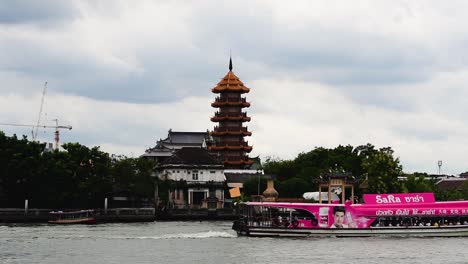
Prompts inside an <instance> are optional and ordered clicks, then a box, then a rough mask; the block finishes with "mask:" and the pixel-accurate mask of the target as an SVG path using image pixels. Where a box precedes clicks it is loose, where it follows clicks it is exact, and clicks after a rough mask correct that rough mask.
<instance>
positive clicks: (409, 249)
mask: <svg viewBox="0 0 468 264" xmlns="http://www.w3.org/2000/svg"><path fill="white" fill-rule="evenodd" d="M0 263H2V264H3V263H54V264H55V263H60V264H64V263H66V264H68V263H86V264H91V263H100V264H104V263H184V264H187V263H203V264H211V263H213V264H214V263H223V264H224V263H294V264H298V263H324V264H325V263H346V264H348V263H379V264H385V263H444V264H448V263H468V238H320V239H318V238H303V239H289V238H280V239H279V238H248V237H237V236H236V234H235V232H234V231H232V230H231V223H230V222H152V223H129V224H100V225H94V226H82V225H73V226H53V225H47V224H41V225H20V224H16V225H15V224H13V225H0Z"/></svg>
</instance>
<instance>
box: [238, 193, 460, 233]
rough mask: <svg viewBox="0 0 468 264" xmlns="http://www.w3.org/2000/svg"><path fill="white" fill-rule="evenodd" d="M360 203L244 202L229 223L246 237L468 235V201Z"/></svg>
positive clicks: (421, 197) (413, 198)
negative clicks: (238, 213) (237, 215)
mask: <svg viewBox="0 0 468 264" xmlns="http://www.w3.org/2000/svg"><path fill="white" fill-rule="evenodd" d="M363 198H364V202H365V203H363V204H352V203H351V202H349V201H348V202H346V203H345V204H332V203H331V204H319V203H277V202H247V203H243V204H242V205H241V212H240V218H239V219H238V220H236V221H235V222H234V224H233V229H234V230H236V231H237V233H238V234H239V235H246V236H312V237H326V236H336V237H370V236H423V237H451V236H457V237H460V236H468V201H449V202H436V201H435V199H434V194H433V193H402V194H366V195H364V197H363Z"/></svg>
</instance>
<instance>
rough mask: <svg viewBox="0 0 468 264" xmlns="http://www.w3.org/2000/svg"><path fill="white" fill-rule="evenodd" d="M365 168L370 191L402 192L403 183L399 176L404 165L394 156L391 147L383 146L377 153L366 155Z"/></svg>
mask: <svg viewBox="0 0 468 264" xmlns="http://www.w3.org/2000/svg"><path fill="white" fill-rule="evenodd" d="M363 168H364V171H365V175H366V177H367V181H368V185H369V188H368V190H367V191H368V192H369V193H397V192H401V190H402V184H401V183H400V182H399V181H398V177H399V176H402V174H403V172H402V166H401V165H400V161H399V159H398V158H394V157H393V150H392V149H391V148H381V149H379V151H378V152H376V153H371V155H366V158H365V159H364V161H363Z"/></svg>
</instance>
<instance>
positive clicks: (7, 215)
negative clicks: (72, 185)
mask: <svg viewBox="0 0 468 264" xmlns="http://www.w3.org/2000/svg"><path fill="white" fill-rule="evenodd" d="M51 211H54V210H52V209H34V208H32V209H28V210H24V209H22V208H1V209H0V222H10V223H41V222H43V223H45V222H47V221H48V220H49V219H50V216H49V213H50V212H51ZM55 211H57V210H55ZM63 211H73V209H69V210H63ZM94 211H95V214H96V218H97V221H98V222H99V223H108V222H147V221H154V220H156V218H155V209H154V208H112V209H107V210H103V209H96V210H94Z"/></svg>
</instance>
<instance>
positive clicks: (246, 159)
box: [224, 156, 249, 161]
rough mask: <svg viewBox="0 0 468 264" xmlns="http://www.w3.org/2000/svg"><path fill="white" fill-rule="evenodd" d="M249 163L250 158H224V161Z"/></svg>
mask: <svg viewBox="0 0 468 264" xmlns="http://www.w3.org/2000/svg"><path fill="white" fill-rule="evenodd" d="M238 160H242V161H248V160H249V157H248V156H241V157H224V161H238Z"/></svg>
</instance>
